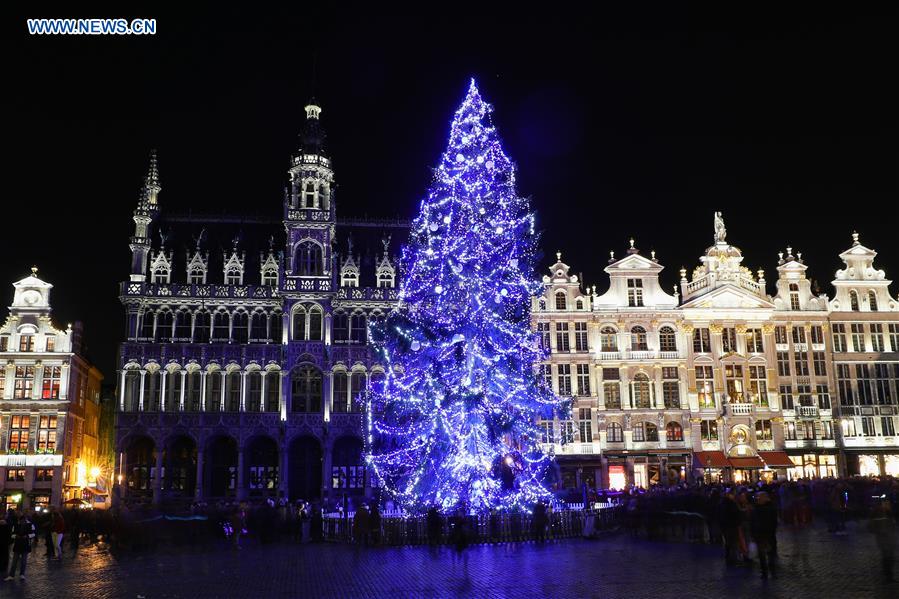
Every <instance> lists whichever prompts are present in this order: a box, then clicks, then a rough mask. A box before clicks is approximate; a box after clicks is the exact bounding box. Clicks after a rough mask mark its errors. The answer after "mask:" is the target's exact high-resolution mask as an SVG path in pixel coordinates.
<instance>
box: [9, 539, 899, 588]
mask: <svg viewBox="0 0 899 599" xmlns="http://www.w3.org/2000/svg"><path fill="white" fill-rule="evenodd" d="M850 526H851V528H850V529H849V534H848V535H847V536H842V537H835V536H831V535H828V534H827V533H826V532H825V531H824V530H821V529H819V528H815V529H812V530H806V531H801V532H794V531H790V530H785V531H782V532H781V534H780V540H779V543H780V551H781V566H780V573H779V576H778V578H776V579H772V580H769V581H767V582H763V581H762V580H761V579H760V577H759V573H758V571H757V570H755V569H748V568H731V569H727V568H725V567H724V565H723V563H722V560H721V557H720V551H719V550H718V549H717V548H714V547H710V546H708V545H690V544H682V543H650V542H648V541H644V540H634V539H630V538H628V537H627V536H624V535H613V536H609V537H607V538H605V539H603V540H599V541H584V540H569V541H561V542H555V543H547V544H542V545H541V544H534V543H523V544H515V545H505V546H504V545H492V546H491V545H486V546H474V547H471V548H469V549H468V551H467V552H466V553H465V554H464V555H463V556H461V557H460V556H456V555H455V554H454V552H453V551H452V550H450V549H448V548H440V549H429V548H427V547H411V548H409V547H407V548H375V549H356V548H354V547H347V546H343V545H336V544H322V545H300V546H295V545H287V544H283V545H282V544H278V545H273V546H265V547H258V546H251V547H246V548H245V549H243V550H241V551H233V550H228V549H219V550H215V549H206V550H202V551H201V550H193V551H182V550H179V551H177V552H166V551H157V552H155V553H153V554H149V555H146V554H145V555H138V556H135V555H130V556H126V557H122V558H120V559H115V558H113V557H112V556H110V555H109V554H108V553H107V552H105V551H103V550H102V549H97V548H85V549H82V550H81V551H80V553H79V554H78V556H77V557H74V558H73V557H71V556H69V554H67V556H66V558H64V559H63V560H62V562H61V563H59V562H51V563H48V562H47V561H46V559H44V558H43V552H44V549H43V547H41V548H39V549H38V550H37V553H35V554H33V557H34V558H35V559H33V560H32V563H31V564H29V570H28V579H27V581H26V582H24V583H20V582H18V581H16V582H15V583H9V582H6V583H0V596H2V597H4V599H5V598H6V597H41V598H47V597H52V598H56V597H82V598H87V599H93V598H104V597H115V598H119V597H121V598H130V599H156V598H163V597H165V598H174V597H185V598H200V597H254V598H255V597H260V598H261V597H352V598H357V597H360V598H361V597H441V596H447V597H453V596H463V597H478V598H481V597H553V598H561V597H603V598H609V597H627V598H628V599H635V598H638V597H652V598H659V597H679V598H684V597H723V596H728V597H791V598H792V597H815V598H816V599H817V598H822V597H840V598H844V599H845V598H854V597H896V596H897V595H899V584H897V583H893V584H884V583H881V579H880V577H879V570H878V568H879V562H878V555H877V553H876V549H875V546H874V542H873V539H872V538H871V536H870V535H869V534H867V533H865V532H864V531H863V530H858V529H857V528H855V527H854V526H852V525H850Z"/></svg>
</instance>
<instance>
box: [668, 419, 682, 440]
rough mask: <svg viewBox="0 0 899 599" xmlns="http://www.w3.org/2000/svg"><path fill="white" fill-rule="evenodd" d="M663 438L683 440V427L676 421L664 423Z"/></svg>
mask: <svg viewBox="0 0 899 599" xmlns="http://www.w3.org/2000/svg"><path fill="white" fill-rule="evenodd" d="M665 439H666V440H667V441H683V440H684V429H683V428H682V427H681V425H680V424H678V423H677V422H669V423H668V424H667V425H665Z"/></svg>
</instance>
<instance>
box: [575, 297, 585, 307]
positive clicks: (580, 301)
mask: <svg viewBox="0 0 899 599" xmlns="http://www.w3.org/2000/svg"><path fill="white" fill-rule="evenodd" d="M575 306H577V309H578V310H583V309H584V300H582V299H578V301H577V302H576V303H575Z"/></svg>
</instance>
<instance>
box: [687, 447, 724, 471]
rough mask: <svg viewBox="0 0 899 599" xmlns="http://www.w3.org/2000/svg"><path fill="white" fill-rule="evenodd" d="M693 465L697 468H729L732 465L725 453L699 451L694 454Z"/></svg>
mask: <svg viewBox="0 0 899 599" xmlns="http://www.w3.org/2000/svg"><path fill="white" fill-rule="evenodd" d="M693 464H694V465H695V466H696V467H697V468H727V467H729V466H730V463H729V462H728V461H727V458H726V457H724V452H723V451H697V452H694V453H693Z"/></svg>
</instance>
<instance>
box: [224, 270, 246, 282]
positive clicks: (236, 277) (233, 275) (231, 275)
mask: <svg viewBox="0 0 899 599" xmlns="http://www.w3.org/2000/svg"><path fill="white" fill-rule="evenodd" d="M242 279H243V275H242V274H241V272H240V271H239V270H229V271H228V273H227V274H226V275H225V284H226V285H243V280H242Z"/></svg>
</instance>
